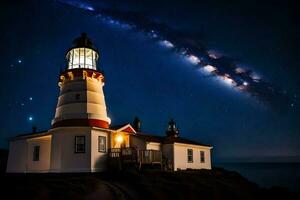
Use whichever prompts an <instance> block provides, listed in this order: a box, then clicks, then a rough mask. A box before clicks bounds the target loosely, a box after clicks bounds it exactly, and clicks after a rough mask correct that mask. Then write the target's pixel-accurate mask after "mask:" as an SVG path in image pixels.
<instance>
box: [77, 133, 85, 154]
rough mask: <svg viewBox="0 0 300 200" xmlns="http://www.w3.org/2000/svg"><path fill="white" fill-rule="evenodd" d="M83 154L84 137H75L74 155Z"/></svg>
mask: <svg viewBox="0 0 300 200" xmlns="http://www.w3.org/2000/svg"><path fill="white" fill-rule="evenodd" d="M84 152H85V136H75V153H84Z"/></svg>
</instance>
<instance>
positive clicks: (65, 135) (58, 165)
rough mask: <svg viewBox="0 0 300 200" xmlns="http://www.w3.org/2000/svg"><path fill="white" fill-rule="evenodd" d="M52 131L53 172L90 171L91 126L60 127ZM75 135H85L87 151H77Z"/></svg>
mask: <svg viewBox="0 0 300 200" xmlns="http://www.w3.org/2000/svg"><path fill="white" fill-rule="evenodd" d="M50 131H51V133H52V154H51V169H50V170H51V172H90V171H91V127H60V128H55V129H52V130H50ZM75 136H85V153H75Z"/></svg>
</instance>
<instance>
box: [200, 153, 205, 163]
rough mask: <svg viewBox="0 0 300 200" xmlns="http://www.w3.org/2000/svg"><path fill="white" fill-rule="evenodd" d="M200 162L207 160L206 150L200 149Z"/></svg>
mask: <svg viewBox="0 0 300 200" xmlns="http://www.w3.org/2000/svg"><path fill="white" fill-rule="evenodd" d="M200 162H202V163H204V162H205V154H204V151H200Z"/></svg>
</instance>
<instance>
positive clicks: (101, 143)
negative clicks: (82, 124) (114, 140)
mask: <svg viewBox="0 0 300 200" xmlns="http://www.w3.org/2000/svg"><path fill="white" fill-rule="evenodd" d="M98 151H99V152H106V137H104V136H99V137H98Z"/></svg>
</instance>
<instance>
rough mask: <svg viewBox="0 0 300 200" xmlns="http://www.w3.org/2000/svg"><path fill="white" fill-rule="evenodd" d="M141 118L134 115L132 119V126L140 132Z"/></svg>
mask: <svg viewBox="0 0 300 200" xmlns="http://www.w3.org/2000/svg"><path fill="white" fill-rule="evenodd" d="M141 123H142V122H141V120H140V119H139V118H138V117H135V118H134V120H133V128H134V129H135V130H136V132H141Z"/></svg>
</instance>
